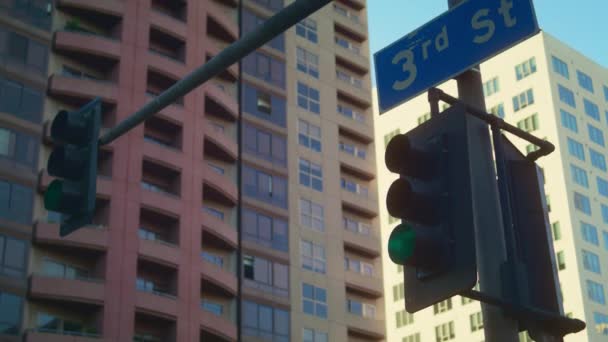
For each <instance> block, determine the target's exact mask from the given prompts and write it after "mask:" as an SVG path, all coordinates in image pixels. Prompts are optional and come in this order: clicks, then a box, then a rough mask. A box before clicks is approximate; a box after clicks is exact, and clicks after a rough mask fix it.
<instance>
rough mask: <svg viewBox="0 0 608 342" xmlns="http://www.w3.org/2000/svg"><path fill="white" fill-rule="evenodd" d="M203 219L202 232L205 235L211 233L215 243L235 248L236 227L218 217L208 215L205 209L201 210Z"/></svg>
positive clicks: (227, 247) (223, 246)
mask: <svg viewBox="0 0 608 342" xmlns="http://www.w3.org/2000/svg"><path fill="white" fill-rule="evenodd" d="M201 215H202V221H203V232H204V234H205V235H211V236H213V238H214V239H215V241H216V245H218V246H219V247H222V248H226V249H236V246H237V232H236V229H235V228H234V227H232V226H230V225H229V224H227V223H226V222H223V221H220V220H219V219H218V218H216V217H214V216H212V215H210V214H209V213H207V212H205V211H201Z"/></svg>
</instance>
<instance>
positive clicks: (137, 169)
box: [0, 0, 385, 342]
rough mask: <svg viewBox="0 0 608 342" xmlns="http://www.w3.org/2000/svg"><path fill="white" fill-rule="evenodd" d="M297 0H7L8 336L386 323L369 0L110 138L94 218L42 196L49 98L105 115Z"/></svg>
mask: <svg viewBox="0 0 608 342" xmlns="http://www.w3.org/2000/svg"><path fill="white" fill-rule="evenodd" d="M288 3H289V1H288V2H286V3H284V2H283V0H242V1H236V0H124V1H121V0H104V1H95V0H55V1H51V0H19V1H17V0H7V1H2V2H1V4H0V82H1V83H0V155H1V158H0V184H1V186H2V189H3V191H2V192H1V193H0V196H1V197H0V198H2V204H1V205H0V223H1V224H0V308H1V309H0V340H1V341H22V340H25V341H51V340H52V341H75V340H77V341H99V340H104V341H169V342H170V341H199V340H200V341H224V340H225V341H236V340H242V341H314V342H322V341H346V340H350V341H378V340H382V339H384V337H385V324H384V313H385V309H384V299H383V289H382V285H381V279H382V263H381V261H380V260H381V259H380V256H381V246H380V234H379V224H380V221H379V219H378V214H379V206H378V199H377V198H376V194H377V191H376V187H377V184H376V176H375V175H376V169H375V163H376V160H375V147H374V139H373V137H374V136H373V134H374V130H373V121H372V109H371V104H372V103H371V102H372V99H371V91H370V72H369V71H370V70H369V64H370V61H369V53H368V51H369V46H368V38H367V20H366V2H365V0H340V1H335V2H334V3H332V4H330V5H328V6H326V7H325V8H323V9H322V10H320V11H318V12H317V13H315V14H313V15H312V16H311V17H310V18H309V19H307V20H304V21H303V22H301V23H299V24H298V25H297V26H295V27H293V28H291V29H290V30H288V31H286V32H285V33H284V34H282V35H281V36H279V37H277V38H276V39H274V40H272V41H271V42H269V43H268V44H266V45H265V46H264V47H262V48H260V49H259V50H258V51H256V52H255V53H252V54H250V55H249V56H248V57H246V58H245V59H243V60H242V62H241V63H240V64H239V65H233V66H231V67H230V68H228V69H227V70H225V71H224V72H222V73H221V74H219V75H218V76H217V77H215V78H214V79H213V80H211V81H209V82H207V83H205V84H204V85H202V86H200V87H198V88H197V89H195V90H194V91H192V92H191V93H189V94H188V95H186V96H185V97H184V98H183V99H180V100H179V101H176V103H174V104H172V105H170V106H168V107H167V108H165V109H163V110H162V111H160V113H158V114H157V115H155V116H154V117H153V118H151V119H149V120H147V121H146V122H145V123H144V124H141V125H139V126H138V127H136V128H135V129H133V130H132V131H130V132H129V133H127V134H125V135H124V136H122V137H120V138H119V139H117V140H116V141H114V142H113V143H112V144H110V145H108V146H104V147H102V148H101V149H100V153H99V160H98V180H97V191H98V194H97V204H96V213H95V218H94V224H93V225H91V226H89V227H86V228H84V229H80V230H79V231H77V232H75V233H73V234H71V235H69V236H67V237H65V238H60V237H59V233H58V231H59V230H58V222H59V217H58V215H57V214H56V213H53V212H47V211H46V210H45V209H44V206H43V204H42V194H43V191H44V189H45V188H46V187H47V186H48V185H49V183H50V181H51V177H50V176H49V175H48V173H47V172H46V171H45V167H46V161H47V159H48V156H49V154H50V151H51V144H52V142H51V139H50V136H49V126H50V125H49V123H50V122H51V120H52V119H53V117H54V116H55V115H56V113H57V111H58V110H60V109H67V110H72V109H75V108H78V107H79V106H81V105H82V104H84V103H86V102H88V101H89V100H91V99H93V98H94V97H97V96H99V97H101V99H102V101H103V113H102V122H103V127H104V129H103V130H105V129H107V128H110V127H112V126H114V125H115V124H117V123H118V122H120V121H122V120H123V119H125V118H126V117H127V116H129V115H130V114H131V113H133V112H135V111H136V110H137V109H139V108H140V107H141V106H142V105H143V104H145V103H146V102H147V101H150V100H151V99H152V98H154V97H155V96H157V95H158V94H160V93H161V92H162V91H164V90H166V89H167V88H169V87H170V86H171V85H173V84H174V83H175V82H176V81H177V80H179V79H180V78H182V77H183V76H185V75H186V74H187V73H188V72H190V71H191V70H193V69H194V68H196V67H198V66H199V65H201V64H202V63H204V62H205V61H207V60H209V59H210V58H213V57H214V56H215V55H217V54H218V52H219V51H221V50H222V49H223V48H224V47H226V46H228V45H229V44H230V43H232V42H234V41H236V40H237V39H238V37H239V36H240V35H242V34H244V33H246V32H248V31H250V30H252V29H253V28H255V27H256V26H257V25H259V24H260V23H261V22H263V21H264V20H265V19H266V18H268V17H270V16H271V15H273V14H274V13H275V12H277V11H278V10H280V9H281V8H283V7H284V6H285V5H287V4H288ZM239 95H240V96H239ZM103 130H102V134H103ZM239 132H240V134H239ZM239 312H240V313H241V314H240V315H239Z"/></svg>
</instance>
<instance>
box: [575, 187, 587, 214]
mask: <svg viewBox="0 0 608 342" xmlns="http://www.w3.org/2000/svg"><path fill="white" fill-rule="evenodd" d="M574 207H575V208H576V210H578V211H581V212H583V213H585V214H587V215H591V202H589V197H587V196H584V195H581V194H579V193H578V192H575V193H574Z"/></svg>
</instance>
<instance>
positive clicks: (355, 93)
mask: <svg viewBox="0 0 608 342" xmlns="http://www.w3.org/2000/svg"><path fill="white" fill-rule="evenodd" d="M336 87H337V91H338V96H339V97H346V98H348V99H349V100H350V102H353V103H355V104H357V106H359V107H363V108H369V106H371V97H372V94H371V91H370V90H369V89H368V88H365V81H364V80H361V83H360V84H355V83H353V82H347V81H345V80H342V79H340V78H338V77H336Z"/></svg>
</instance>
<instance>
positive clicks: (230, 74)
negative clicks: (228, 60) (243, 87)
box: [205, 37, 239, 82]
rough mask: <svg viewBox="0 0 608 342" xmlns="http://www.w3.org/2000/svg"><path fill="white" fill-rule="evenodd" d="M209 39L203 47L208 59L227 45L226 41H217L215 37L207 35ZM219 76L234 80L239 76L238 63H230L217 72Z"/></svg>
mask: <svg viewBox="0 0 608 342" xmlns="http://www.w3.org/2000/svg"><path fill="white" fill-rule="evenodd" d="M209 41H210V44H208V45H207V46H206V47H205V48H206V51H207V60H210V59H211V58H213V57H215V56H217V55H218V54H219V53H220V52H221V51H222V50H223V49H224V48H225V47H227V46H228V44H226V43H223V44H221V43H219V41H218V40H217V39H213V38H212V37H209ZM219 77H221V78H223V79H225V80H227V81H229V82H236V81H237V80H238V78H239V64H238V63H234V64H232V65H231V66H229V67H228V69H226V70H224V71H222V72H221V73H220V74H219Z"/></svg>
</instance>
